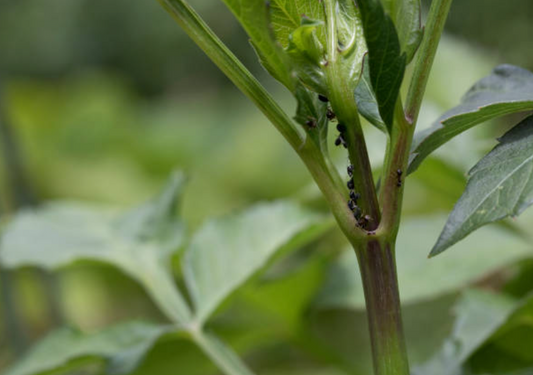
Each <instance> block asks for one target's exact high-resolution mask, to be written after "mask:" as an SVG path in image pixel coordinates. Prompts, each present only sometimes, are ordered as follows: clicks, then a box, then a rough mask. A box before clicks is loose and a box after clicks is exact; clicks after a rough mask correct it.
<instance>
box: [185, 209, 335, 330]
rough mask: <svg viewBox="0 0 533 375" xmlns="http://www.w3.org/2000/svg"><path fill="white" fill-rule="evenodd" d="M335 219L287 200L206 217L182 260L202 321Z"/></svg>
mask: <svg viewBox="0 0 533 375" xmlns="http://www.w3.org/2000/svg"><path fill="white" fill-rule="evenodd" d="M330 225H331V221H330V220H329V219H327V218H325V217H323V216H322V215H318V214H315V213H313V212H310V211H308V210H306V209H304V208H302V207H300V206H298V205H296V204H293V203H290V202H284V201H280V202H276V203H270V204H259V205H257V206H254V207H252V208H250V209H248V210H246V211H244V212H242V213H240V214H236V215H230V216H227V217H223V218H219V219H215V220H211V221H209V222H207V223H206V224H205V225H204V226H203V227H202V228H201V229H200V230H199V231H198V232H196V233H195V235H194V237H193V239H192V241H191V244H190V246H189V247H188V249H187V252H186V253H185V256H184V260H183V272H184V277H185V282H186V284H187V287H188V289H189V292H190V295H191V298H192V300H193V303H194V306H195V315H196V320H197V322H198V323H199V324H201V323H203V322H205V320H206V319H207V318H208V317H209V316H210V315H211V314H212V313H213V312H214V311H215V310H216V308H217V307H218V306H219V305H220V303H221V302H222V301H223V300H224V299H226V298H227V297H228V296H229V295H230V294H231V293H232V292H234V291H235V290H236V289H237V288H238V287H239V286H240V285H242V284H243V283H244V282H245V281H246V280H247V279H248V278H250V277H251V276H252V275H254V274H255V273H256V272H257V271H259V270H260V269H261V268H263V267H264V266H265V265H266V264H267V263H268V261H269V260H270V259H271V258H272V257H273V256H274V255H275V254H276V253H277V252H279V251H280V250H281V249H284V250H285V251H286V250H289V249H292V248H294V247H295V246H297V245H301V244H302V243H305V242H307V241H309V240H311V239H312V238H314V237H316V236H317V235H319V234H321V233H322V232H323V231H324V230H325V229H327V228H328V227H329V226H330Z"/></svg>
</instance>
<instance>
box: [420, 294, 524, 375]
mask: <svg viewBox="0 0 533 375" xmlns="http://www.w3.org/2000/svg"><path fill="white" fill-rule="evenodd" d="M515 306H516V304H515V302H514V301H513V300H511V299H509V298H506V297H503V296H500V295H496V294H492V293H488V292H481V291H476V290H472V291H469V292H467V293H465V294H464V296H463V297H462V298H461V300H460V301H459V302H458V304H457V305H456V307H455V315H456V320H455V325H454V329H453V332H452V335H451V336H450V337H449V338H448V339H447V340H446V342H445V343H444V345H443V348H442V350H441V351H440V352H439V353H437V355H435V357H434V358H432V359H431V360H430V361H428V362H427V363H425V364H423V365H421V366H418V367H416V368H415V369H414V370H413V375H425V374H431V375H462V374H464V372H463V370H462V366H463V364H464V362H465V361H466V360H467V359H468V358H469V357H470V356H471V355H472V354H473V353H474V352H475V351H476V350H478V349H479V348H480V347H481V346H482V345H483V344H484V343H485V342H486V341H487V340H489V339H490V337H491V336H492V335H493V334H494V333H495V332H496V331H497V330H498V327H500V326H501V325H503V324H504V323H505V322H506V320H507V318H508V316H509V315H510V314H511V313H512V311H513V309H514V308H515Z"/></svg>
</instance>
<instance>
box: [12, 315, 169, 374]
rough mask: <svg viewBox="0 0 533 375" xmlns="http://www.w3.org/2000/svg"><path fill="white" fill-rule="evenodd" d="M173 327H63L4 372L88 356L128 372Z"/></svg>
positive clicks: (53, 366)
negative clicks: (87, 329)
mask: <svg viewBox="0 0 533 375" xmlns="http://www.w3.org/2000/svg"><path fill="white" fill-rule="evenodd" d="M174 329H175V328H174ZM170 331H171V328H170V327H168V326H162V325H156V324H149V323H142V322H128V323H122V324H119V325H116V326H113V327H110V328H106V329H104V330H102V331H100V332H96V333H83V332H81V331H79V330H77V329H72V328H61V329H58V330H56V331H53V332H52V333H50V334H49V335H48V336H46V337H45V338H44V339H43V340H41V341H40V342H39V343H38V344H36V345H35V346H34V347H33V348H32V349H31V350H30V351H29V352H28V353H27V354H26V355H24V356H23V357H22V358H21V359H20V360H19V361H18V362H17V363H16V364H15V365H14V366H13V367H11V368H10V369H8V370H7V371H6V372H4V373H3V374H4V375H33V374H42V373H49V371H54V370H55V371H57V370H61V369H62V368H65V367H67V366H69V367H70V366H73V365H75V364H76V362H77V361H82V360H88V359H90V360H92V361H101V360H103V361H105V363H106V374H110V375H113V374H117V375H118V374H128V373H130V372H131V371H133V370H134V369H135V368H136V367H137V366H138V365H139V364H140V363H141V362H142V360H143V358H144V357H145V355H146V354H147V353H148V351H149V350H150V349H151V348H152V347H153V346H154V345H155V343H156V341H157V340H158V339H159V338H160V337H161V336H162V335H164V334H165V333H168V332H170Z"/></svg>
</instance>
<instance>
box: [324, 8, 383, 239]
mask: <svg viewBox="0 0 533 375" xmlns="http://www.w3.org/2000/svg"><path fill="white" fill-rule="evenodd" d="M324 4H325V10H326V26H327V38H328V39H327V65H326V66H325V67H324V69H325V71H326V76H327V79H328V86H329V88H330V90H329V92H328V95H329V100H330V102H331V106H332V108H333V111H334V112H335V114H336V115H337V118H338V119H339V123H342V124H344V125H345V126H346V142H347V144H348V155H349V159H350V163H351V165H352V166H353V167H354V176H353V181H354V186H355V190H356V191H358V192H359V193H360V194H361V196H362V199H361V202H360V206H361V208H362V209H363V212H364V214H368V215H370V217H371V218H372V222H370V223H369V228H368V229H374V228H375V227H376V226H377V224H378V223H379V221H380V209H379V204H378V199H377V194H376V187H375V184H374V178H373V176H372V167H371V165H370V160H369V158H368V150H367V147H366V142H365V138H364V134H363V130H362V127H361V123H360V121H359V113H358V111H357V104H356V102H355V96H354V93H353V89H352V88H351V86H350V84H351V82H347V81H346V79H345V77H344V76H343V75H342V74H341V70H342V67H341V65H340V60H339V59H338V57H339V51H338V41H337V25H336V23H335V19H336V14H335V1H334V0H325V2H324ZM347 198H348V197H346V200H347ZM351 222H353V223H355V220H353V219H351Z"/></svg>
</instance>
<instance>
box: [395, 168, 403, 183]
mask: <svg viewBox="0 0 533 375" xmlns="http://www.w3.org/2000/svg"><path fill="white" fill-rule="evenodd" d="M402 174H403V171H402V170H401V169H398V170H397V171H396V176H397V177H398V181H397V182H396V186H398V187H401V186H402Z"/></svg>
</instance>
